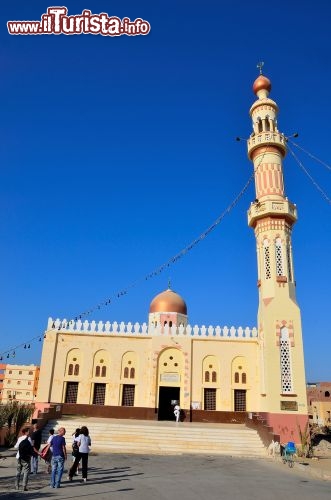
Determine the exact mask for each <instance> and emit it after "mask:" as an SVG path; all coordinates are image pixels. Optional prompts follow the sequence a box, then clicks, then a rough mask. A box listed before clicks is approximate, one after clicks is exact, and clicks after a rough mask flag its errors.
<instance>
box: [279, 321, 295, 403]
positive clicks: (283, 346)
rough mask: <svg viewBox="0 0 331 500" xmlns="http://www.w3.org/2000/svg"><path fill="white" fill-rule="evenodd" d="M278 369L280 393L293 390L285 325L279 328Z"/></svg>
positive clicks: (288, 341)
mask: <svg viewBox="0 0 331 500" xmlns="http://www.w3.org/2000/svg"><path fill="white" fill-rule="evenodd" d="M280 369H281V385H282V393H287V392H293V385H292V368H291V351H290V339H289V334H288V329H287V328H286V327H283V328H281V330H280Z"/></svg>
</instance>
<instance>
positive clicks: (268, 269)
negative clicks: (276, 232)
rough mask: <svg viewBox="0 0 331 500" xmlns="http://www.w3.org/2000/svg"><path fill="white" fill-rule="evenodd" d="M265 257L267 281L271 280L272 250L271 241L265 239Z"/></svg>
mask: <svg viewBox="0 0 331 500" xmlns="http://www.w3.org/2000/svg"><path fill="white" fill-rule="evenodd" d="M263 257H264V273H265V279H266V280H270V278H271V269H270V249H269V241H268V240H267V239H265V240H264V241H263Z"/></svg>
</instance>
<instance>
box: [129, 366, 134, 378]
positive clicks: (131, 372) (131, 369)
mask: <svg viewBox="0 0 331 500" xmlns="http://www.w3.org/2000/svg"><path fill="white" fill-rule="evenodd" d="M134 377H135V369H134V368H133V367H132V368H130V378H134Z"/></svg>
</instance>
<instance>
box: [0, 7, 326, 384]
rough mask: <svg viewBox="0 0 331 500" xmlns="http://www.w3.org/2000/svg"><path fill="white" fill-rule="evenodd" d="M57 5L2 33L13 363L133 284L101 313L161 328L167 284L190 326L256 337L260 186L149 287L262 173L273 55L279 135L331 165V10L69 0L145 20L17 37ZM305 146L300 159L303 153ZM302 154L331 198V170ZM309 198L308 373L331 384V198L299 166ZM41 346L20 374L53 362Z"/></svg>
mask: <svg viewBox="0 0 331 500" xmlns="http://www.w3.org/2000/svg"><path fill="white" fill-rule="evenodd" d="M50 5H52V4H50V3H47V2H44V1H37V0H35V1H34V2H29V3H28V2H23V1H15V0H12V1H11V2H7V3H6V4H5V3H4V4H3V5H2V6H1V7H2V9H1V14H0V21H1V29H0V50H1V53H0V63H1V78H0V99H1V103H0V110H1V121H0V159H1V166H0V213H1V216H0V239H1V245H0V276H1V304H0V324H1V337H0V339H1V340H0V351H1V352H3V351H7V349H9V348H11V347H13V346H15V345H17V344H20V343H22V342H23V343H24V342H25V341H27V340H29V339H31V338H33V337H37V336H39V335H42V334H43V331H44V330H45V328H46V324H47V319H48V317H49V316H52V317H60V318H72V317H75V316H76V315H78V314H80V313H81V312H83V311H85V310H87V309H89V308H91V307H92V306H94V305H95V304H97V303H99V302H101V301H102V300H104V299H106V298H107V297H110V296H112V295H113V294H114V293H116V292H117V291H118V290H122V289H126V288H127V287H128V286H129V285H130V284H131V283H132V282H134V281H136V280H138V281H139V284H138V285H137V286H135V287H133V288H132V289H130V291H129V292H128V293H127V294H126V295H125V296H124V297H121V298H119V299H118V300H114V301H113V303H112V305H111V306H107V307H103V308H101V309H100V310H97V311H95V313H93V314H91V315H90V316H89V319H91V320H92V319H96V320H98V319H102V320H104V321H107V320H110V321H115V320H116V321H124V322H128V321H133V322H135V321H138V322H143V321H146V320H147V315H148V308H149V304H150V302H151V300H152V298H153V297H154V296H155V295H156V294H157V293H159V292H160V291H162V290H164V289H165V288H166V287H167V283H168V278H170V279H171V282H172V288H173V289H174V290H175V291H177V292H178V293H180V294H181V295H182V296H183V298H184V299H185V300H186V302H187V306H188V314H189V320H190V323H191V324H199V325H202V324H205V325H210V324H211V325H215V326H216V325H221V326H224V325H228V326H231V325H234V326H243V327H245V326H255V325H256V315H257V288H256V280H257V270H256V255H255V239H254V234H253V231H252V229H250V228H248V226H247V216H246V211H247V209H248V207H249V204H250V202H251V201H252V200H254V198H255V194H254V189H253V185H251V186H250V188H249V189H248V191H247V192H246V193H245V195H244V196H243V198H242V199H241V200H240V202H239V203H238V205H237V206H236V207H235V209H234V210H233V211H232V212H231V213H230V214H229V215H228V216H226V217H225V218H224V220H223V221H222V223H221V224H220V225H219V226H218V227H217V228H216V229H215V231H213V232H212V233H211V234H210V235H209V236H208V237H207V238H206V239H204V241H202V242H201V243H200V244H199V245H197V246H196V247H195V248H194V249H192V250H191V251H190V252H189V253H188V254H187V255H186V256H185V257H184V258H182V259H180V260H179V261H178V262H177V263H176V264H175V265H173V266H172V267H170V268H169V269H168V270H167V271H166V272H164V273H161V274H160V275H158V276H157V277H154V278H153V279H151V280H148V281H146V280H144V276H145V275H146V274H148V273H150V272H151V271H153V270H154V269H155V268H157V267H158V266H159V265H161V264H162V263H164V262H165V261H167V260H168V259H169V258H171V257H172V256H173V255H175V254H176V253H177V252H178V251H179V250H181V249H182V248H183V247H185V246H186V245H188V244H189V243H190V242H191V241H192V240H194V239H195V238H196V237H198V236H199V234H201V233H202V232H203V231H204V230H205V229H206V228H207V227H208V226H209V225H210V224H211V223H212V222H213V221H214V220H215V219H216V218H217V217H218V216H219V215H220V214H221V213H222V212H223V210H224V209H225V208H226V207H227V206H228V205H229V204H230V203H231V202H232V200H233V199H234V198H235V196H236V195H237V194H238V193H239V192H240V190H241V189H242V187H243V186H244V184H245V183H246V181H247V180H248V178H249V176H250V174H251V172H252V165H251V163H250V162H249V161H248V159H247V154H246V144H245V142H236V141H235V137H236V136H242V137H247V136H248V135H249V134H250V132H251V128H250V127H251V124H250V118H249V115H248V110H249V107H250V105H251V104H252V102H253V101H254V99H255V96H254V95H253V93H252V90H251V87H252V83H253V81H254V80H255V78H256V77H257V74H258V71H257V69H256V64H257V62H258V61H259V60H261V59H262V60H263V61H265V68H264V69H265V74H266V75H267V76H268V77H269V78H270V79H271V81H272V86H273V89H272V93H271V97H272V98H273V99H275V100H276V102H277V103H278V105H279V107H280V114H279V127H280V129H281V130H282V131H283V132H284V133H285V134H287V135H289V134H292V133H293V132H296V131H298V132H299V138H298V139H297V140H296V142H297V143H298V144H300V145H301V146H302V147H304V148H305V149H307V150H309V151H311V152H312V153H313V154H315V155H316V156H318V157H320V158H321V159H322V160H324V161H326V162H327V163H331V158H330V149H329V144H330V138H329V134H330V132H329V131H330V118H329V117H330V114H331V100H330V95H329V88H330V83H331V65H330V50H331V41H330V36H329V30H330V18H331V16H330V15H331V8H330V6H328V4H327V2H325V1H321V0H317V1H315V2H308V1H300V2H299V1H292V2H285V1H282V0H281V1H279V2H277V4H270V3H265V2H262V1H259V0H258V1H256V2H254V3H253V4H252V3H249V2H245V1H243V0H241V1H238V2H236V3H234V2H231V1H223V2H216V0H215V1H208V0H206V1H204V2H201V1H200V2H197V1H191V2H186V1H181V2H178V1H173V0H169V1H168V2H158V1H153V2H152V1H139V2H137V1H126V0H122V1H121V2H119V1H113V2H110V1H108V2H106V1H93V2H91V1H89V0H84V1H70V0H68V1H66V2H65V5H66V6H67V7H68V9H69V15H70V14H71V15H73V14H80V13H81V12H82V10H83V9H90V10H92V12H93V13H100V12H107V13H108V14H109V15H110V16H118V17H120V18H123V17H125V16H126V17H129V18H130V19H131V20H134V19H135V18H137V17H141V18H143V19H146V20H147V21H149V23H150V24H151V33H150V34H149V35H147V36H136V37H126V36H121V37H116V38H111V37H102V36H92V35H80V36H64V35H61V36H54V35H52V36H10V35H9V34H8V32H7V27H6V22H7V21H8V20H24V19H26V20H28V19H31V20H39V19H40V17H41V15H42V14H43V13H45V12H46V9H47V7H49V6H50ZM295 151H296V150H295ZM298 156H299V157H300V159H301V160H302V161H303V164H304V165H305V167H306V168H307V169H309V172H310V173H311V175H312V176H313V177H314V179H316V181H317V182H318V184H319V185H320V186H321V187H322V188H323V189H324V190H325V192H326V193H327V194H328V196H329V197H330V196H331V173H330V171H328V170H327V169H326V168H324V167H323V166H322V165H319V164H318V163H315V162H312V161H311V159H310V158H309V157H307V156H305V155H304V154H303V153H300V152H298ZM284 175H285V185H286V194H287V196H288V197H289V198H290V200H291V201H293V202H294V203H296V204H297V206H298V213H299V220H298V223H297V225H296V226H295V227H294V232H293V247H294V265H295V275H296V281H297V299H298V302H299V305H300V307H301V310H302V320H303V333H304V346H305V360H306V372H307V379H308V380H310V381H316V380H330V379H331V374H330V368H329V366H330V363H329V339H330V334H331V331H330V323H331V322H330V298H329V297H330V282H331V270H330V269H331V268H330V263H329V259H330V248H331V231H330V229H331V228H330V204H328V203H327V201H326V200H325V199H323V198H322V196H321V194H320V193H319V192H318V191H317V190H316V189H315V187H314V186H313V185H312V183H311V182H310V180H309V179H308V178H307V177H306V176H305V174H304V173H303V172H302V170H301V169H300V168H299V167H298V165H297V164H296V163H295V162H294V160H293V159H292V158H291V157H290V155H288V157H287V158H286V160H285V164H284ZM40 352H41V342H38V341H36V342H33V343H31V349H30V350H29V351H27V350H24V349H23V348H20V349H18V350H17V351H16V357H15V358H10V362H12V363H13V362H14V363H39V361H40Z"/></svg>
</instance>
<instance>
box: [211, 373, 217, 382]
mask: <svg viewBox="0 0 331 500" xmlns="http://www.w3.org/2000/svg"><path fill="white" fill-rule="evenodd" d="M211 381H212V382H216V381H217V374H216V372H212V374H211Z"/></svg>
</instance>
